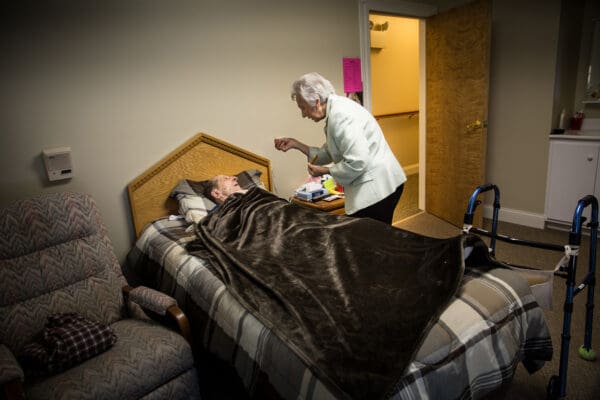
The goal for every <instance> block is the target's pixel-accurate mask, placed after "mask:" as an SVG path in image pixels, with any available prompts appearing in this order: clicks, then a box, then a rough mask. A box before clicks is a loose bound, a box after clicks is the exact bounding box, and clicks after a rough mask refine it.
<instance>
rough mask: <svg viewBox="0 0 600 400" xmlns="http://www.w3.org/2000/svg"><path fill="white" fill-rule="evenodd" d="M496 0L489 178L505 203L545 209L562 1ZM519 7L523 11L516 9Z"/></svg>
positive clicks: (512, 206)
mask: <svg viewBox="0 0 600 400" xmlns="http://www.w3.org/2000/svg"><path fill="white" fill-rule="evenodd" d="M541 4H542V2H541V1H520V0H504V1H495V2H494V3H493V9H492V26H493V29H492V48H491V52H492V53H491V66H490V89H489V93H490V96H489V116H488V152H487V178H488V181H489V182H492V183H495V184H496V185H498V186H499V187H500V190H501V195H502V207H503V208H509V209H515V210H522V211H528V212H531V213H538V214H543V213H544V203H545V193H546V171H547V164H548V135H549V133H550V131H551V128H552V120H553V117H552V110H553V96H554V80H555V69H556V54H557V40H558V27H559V22H560V1H559V0H550V1H544V2H543V6H541ZM515 10H518V12H515Z"/></svg>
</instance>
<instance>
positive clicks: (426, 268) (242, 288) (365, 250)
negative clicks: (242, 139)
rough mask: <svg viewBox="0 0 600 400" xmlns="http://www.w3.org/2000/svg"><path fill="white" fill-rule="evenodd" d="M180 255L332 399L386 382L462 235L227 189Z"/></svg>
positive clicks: (422, 328)
mask: <svg viewBox="0 0 600 400" xmlns="http://www.w3.org/2000/svg"><path fill="white" fill-rule="evenodd" d="M197 233H198V236H199V239H198V240H196V241H194V242H192V243H191V244H189V245H188V250H189V251H190V252H191V253H192V254H196V255H199V256H201V257H204V258H208V259H209V260H210V264H211V265H212V268H213V270H214V272H215V273H216V274H217V276H218V277H219V278H220V279H221V280H222V281H223V282H224V283H225V285H226V286H227V288H228V290H229V291H230V292H231V293H232V294H233V296H235V297H236V298H237V300H238V301H240V302H241V303H242V304H243V305H244V306H245V307H246V308H247V309H248V310H249V311H250V312H251V313H252V314H253V315H254V316H256V318H258V319H259V320H260V321H261V322H263V324H265V325H266V326H267V327H268V328H270V329H272V331H273V332H274V333H275V334H277V335H278V336H279V337H280V338H281V339H283V340H284V341H285V342H286V343H288V344H289V345H290V346H291V348H292V349H294V351H295V352H296V353H297V354H298V355H299V356H300V357H301V358H302V359H303V360H304V361H305V362H306V363H307V364H308V365H310V366H312V370H313V372H314V373H315V374H316V375H317V376H318V377H319V379H320V380H322V381H323V382H325V383H326V384H328V386H329V388H330V390H332V391H333V393H335V394H336V395H337V396H339V397H340V398H353V399H378V398H383V397H385V396H386V394H389V392H390V391H391V390H392V389H393V386H394V384H395V383H396V382H397V381H398V380H399V379H400V378H401V376H402V375H403V372H404V370H405V368H406V367H407V365H408V364H409V363H410V361H411V359H412V357H413V355H414V353H415V351H416V350H417V349H418V347H419V345H420V343H421V340H422V338H423V337H424V335H425V334H426V333H427V330H428V328H429V327H430V326H431V324H432V323H433V322H435V320H436V319H437V317H438V316H439V314H440V313H441V312H442V311H443V310H444V308H445V307H446V305H447V304H448V302H449V300H450V299H451V298H452V297H453V295H454V294H455V292H456V290H457V288H458V286H459V283H460V280H461V278H462V274H463V270H464V263H463V244H462V241H463V238H462V237H460V236H457V237H454V238H451V239H435V238H430V237H425V236H421V235H417V234H414V233H411V232H408V231H405V230H401V229H398V228H394V227H392V226H389V225H385V224H384V223H381V222H379V221H375V220H371V219H357V218H351V217H347V216H338V215H332V214H328V213H324V212H318V211H314V210H310V209H307V208H303V207H300V206H297V205H294V204H291V203H289V202H287V201H286V200H283V199H281V198H279V197H277V196H274V195H273V194H271V193H269V192H266V191H264V190H261V189H258V188H255V189H251V190H250V191H249V192H248V193H247V194H245V195H241V194H235V195H233V196H232V197H230V198H229V199H228V200H227V201H226V203H225V204H224V205H223V206H221V207H219V208H218V209H217V210H216V211H214V212H213V213H212V214H210V215H209V216H207V217H206V218H205V219H204V220H203V221H201V222H200V223H199V224H198V226H197Z"/></svg>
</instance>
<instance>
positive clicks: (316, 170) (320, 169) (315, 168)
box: [308, 163, 329, 176]
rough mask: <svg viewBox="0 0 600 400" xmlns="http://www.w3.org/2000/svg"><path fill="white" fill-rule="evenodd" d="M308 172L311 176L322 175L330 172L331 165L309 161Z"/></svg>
mask: <svg viewBox="0 0 600 400" xmlns="http://www.w3.org/2000/svg"><path fill="white" fill-rule="evenodd" d="M308 173H309V174H310V176H322V175H325V174H328V173H329V167H324V166H322V165H315V164H311V163H308Z"/></svg>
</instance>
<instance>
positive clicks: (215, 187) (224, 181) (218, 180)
mask: <svg viewBox="0 0 600 400" xmlns="http://www.w3.org/2000/svg"><path fill="white" fill-rule="evenodd" d="M208 182H209V185H208V187H207V189H206V192H205V193H206V194H207V195H209V196H210V198H212V200H214V201H215V203H217V204H223V203H224V202H225V200H227V198H228V197H229V196H231V195H232V194H233V193H246V192H247V191H248V190H247V189H243V188H242V187H241V186H240V184H239V182H238V178H237V176H233V175H217V176H215V177H214V178H212V179H211V180H209V181H208Z"/></svg>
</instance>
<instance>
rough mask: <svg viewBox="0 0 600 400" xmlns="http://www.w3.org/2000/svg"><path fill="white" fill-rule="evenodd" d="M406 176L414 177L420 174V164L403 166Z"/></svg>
mask: <svg viewBox="0 0 600 400" xmlns="http://www.w3.org/2000/svg"><path fill="white" fill-rule="evenodd" d="M402 169H403V170H404V173H405V174H406V176H410V175H414V174H418V173H419V163H416V164H411V165H406V166H402Z"/></svg>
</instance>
